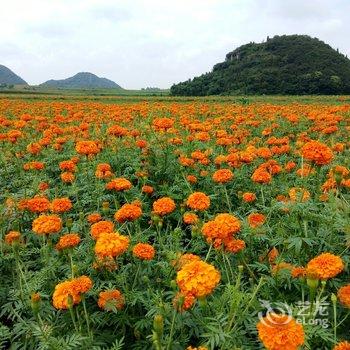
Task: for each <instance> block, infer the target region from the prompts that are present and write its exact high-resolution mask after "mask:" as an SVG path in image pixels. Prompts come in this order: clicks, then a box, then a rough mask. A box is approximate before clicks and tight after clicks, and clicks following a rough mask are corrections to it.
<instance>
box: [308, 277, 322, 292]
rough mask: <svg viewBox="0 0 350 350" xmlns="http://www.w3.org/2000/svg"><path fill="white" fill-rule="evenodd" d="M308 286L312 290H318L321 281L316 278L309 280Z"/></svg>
mask: <svg viewBox="0 0 350 350" xmlns="http://www.w3.org/2000/svg"><path fill="white" fill-rule="evenodd" d="M306 284H307V285H308V286H309V288H310V289H316V288H317V287H318V284H319V280H318V279H316V278H307V279H306Z"/></svg>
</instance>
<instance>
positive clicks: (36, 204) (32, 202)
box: [26, 197, 50, 213]
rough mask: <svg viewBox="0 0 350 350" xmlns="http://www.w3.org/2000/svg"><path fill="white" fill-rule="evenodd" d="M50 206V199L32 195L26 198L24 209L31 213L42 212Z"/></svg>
mask: <svg viewBox="0 0 350 350" xmlns="http://www.w3.org/2000/svg"><path fill="white" fill-rule="evenodd" d="M49 208H50V201H49V200H48V199H47V198H46V197H34V198H31V199H28V200H27V203H26V209H28V210H29V211H31V212H33V213H43V212H45V211H48V210H49Z"/></svg>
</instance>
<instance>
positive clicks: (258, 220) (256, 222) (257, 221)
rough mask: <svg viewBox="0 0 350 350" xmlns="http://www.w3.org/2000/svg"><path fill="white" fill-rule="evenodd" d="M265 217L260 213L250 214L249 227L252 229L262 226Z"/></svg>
mask: <svg viewBox="0 0 350 350" xmlns="http://www.w3.org/2000/svg"><path fill="white" fill-rule="evenodd" d="M265 220H266V217H265V215H264V214H261V213H252V214H250V215H249V216H248V223H249V226H250V227H252V228H256V227H259V226H261V225H263V224H264V222H265Z"/></svg>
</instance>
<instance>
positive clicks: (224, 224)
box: [202, 213, 241, 248]
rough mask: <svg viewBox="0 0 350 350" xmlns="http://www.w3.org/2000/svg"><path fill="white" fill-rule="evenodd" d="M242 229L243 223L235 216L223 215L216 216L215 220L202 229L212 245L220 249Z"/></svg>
mask: <svg viewBox="0 0 350 350" xmlns="http://www.w3.org/2000/svg"><path fill="white" fill-rule="evenodd" d="M240 229H241V223H240V221H239V219H237V218H236V217H235V216H234V215H231V214H227V213H223V214H218V215H216V217H215V219H214V220H210V221H208V222H206V223H205V224H204V225H203V227H202V234H203V235H204V236H205V237H206V240H207V242H208V243H210V244H214V247H215V248H219V247H220V246H221V245H222V244H224V245H226V244H227V243H229V242H230V241H231V240H232V239H233V235H234V234H236V233H237V232H238V231H239V230H240Z"/></svg>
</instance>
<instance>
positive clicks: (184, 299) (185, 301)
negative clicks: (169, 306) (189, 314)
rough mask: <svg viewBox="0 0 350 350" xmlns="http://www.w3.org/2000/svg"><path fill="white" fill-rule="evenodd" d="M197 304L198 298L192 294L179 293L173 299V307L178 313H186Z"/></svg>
mask: <svg viewBox="0 0 350 350" xmlns="http://www.w3.org/2000/svg"><path fill="white" fill-rule="evenodd" d="M195 302H196V298H195V297H194V296H193V295H192V294H183V293H177V294H176V295H175V297H174V299H173V306H174V308H175V310H177V311H178V312H184V311H186V310H189V309H190V308H191V307H192V306H193V305H194V303H195Z"/></svg>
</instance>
